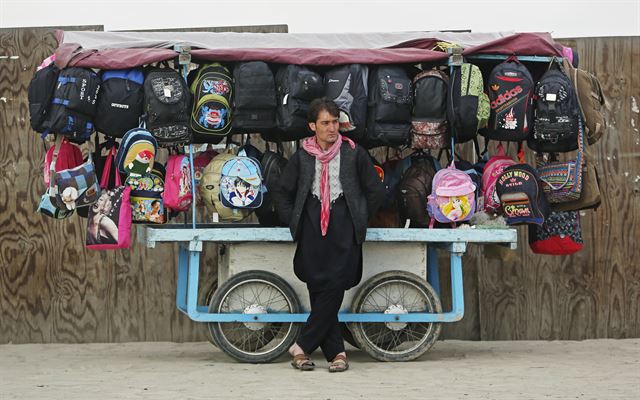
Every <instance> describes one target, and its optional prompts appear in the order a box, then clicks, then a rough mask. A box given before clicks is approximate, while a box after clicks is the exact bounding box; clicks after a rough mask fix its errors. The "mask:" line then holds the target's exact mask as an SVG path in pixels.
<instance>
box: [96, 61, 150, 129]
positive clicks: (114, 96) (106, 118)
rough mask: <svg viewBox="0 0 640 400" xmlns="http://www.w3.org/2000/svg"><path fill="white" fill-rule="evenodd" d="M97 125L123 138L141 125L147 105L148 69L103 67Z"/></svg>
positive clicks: (97, 127) (98, 127)
mask: <svg viewBox="0 0 640 400" xmlns="http://www.w3.org/2000/svg"><path fill="white" fill-rule="evenodd" d="M101 79H102V86H101V87H100V97H99V98H98V108H97V112H96V117H95V126H96V130H97V131H98V132H102V133H104V134H105V135H107V136H111V137H117V138H121V137H123V136H124V134H125V133H127V131H128V130H130V129H132V128H135V127H137V126H139V125H140V116H141V115H142V113H143V111H142V106H143V105H144V89H143V84H144V73H143V72H142V69H140V68H134V69H121V70H113V71H102V74H101Z"/></svg>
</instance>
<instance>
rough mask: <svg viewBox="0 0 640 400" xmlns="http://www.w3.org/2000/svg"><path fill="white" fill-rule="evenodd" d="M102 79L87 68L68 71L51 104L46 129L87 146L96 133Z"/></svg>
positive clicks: (65, 70)
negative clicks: (95, 119) (94, 125)
mask: <svg viewBox="0 0 640 400" xmlns="http://www.w3.org/2000/svg"><path fill="white" fill-rule="evenodd" d="M99 91H100V78H99V77H98V74H96V73H95V72H93V70H90V69H86V68H77V67H71V68H65V69H63V70H62V71H60V74H59V75H58V84H57V86H56V90H55V92H54V94H53V99H52V100H51V108H50V109H49V112H48V115H47V119H46V121H45V123H44V128H45V129H48V130H49V131H50V132H52V133H59V134H61V135H64V136H67V137H68V138H69V140H71V141H73V142H76V143H83V142H84V141H86V140H87V139H89V137H91V134H92V133H93V130H94V127H93V117H94V116H95V114H96V105H97V100H98V92H99Z"/></svg>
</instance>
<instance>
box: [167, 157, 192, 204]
mask: <svg viewBox="0 0 640 400" xmlns="http://www.w3.org/2000/svg"><path fill="white" fill-rule="evenodd" d="M166 171H167V172H166V176H165V178H164V192H162V199H163V200H164V206H165V207H167V208H170V209H172V210H173V211H187V210H188V209H189V206H190V205H191V201H192V199H193V193H192V188H191V164H190V163H189V157H188V156H185V155H182V154H181V155H175V154H174V155H171V156H169V160H167V167H166Z"/></svg>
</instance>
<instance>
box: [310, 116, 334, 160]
mask: <svg viewBox="0 0 640 400" xmlns="http://www.w3.org/2000/svg"><path fill="white" fill-rule="evenodd" d="M309 128H311V130H312V131H313V132H314V133H315V134H316V141H317V142H318V144H319V145H320V147H322V149H323V150H327V149H328V148H329V147H331V145H332V144H333V143H334V142H335V141H336V140H338V135H339V132H338V117H334V116H333V115H331V114H329V113H328V112H327V111H326V110H322V111H320V113H319V114H318V119H317V120H316V122H310V123H309Z"/></svg>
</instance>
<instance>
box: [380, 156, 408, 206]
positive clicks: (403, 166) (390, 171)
mask: <svg viewBox="0 0 640 400" xmlns="http://www.w3.org/2000/svg"><path fill="white" fill-rule="evenodd" d="M409 167H411V157H407V158H403V159H394V160H387V161H385V162H384V163H383V164H382V170H383V177H384V178H383V179H382V184H383V185H384V189H385V196H384V201H383V202H382V205H380V208H381V209H383V210H389V209H393V208H396V207H397V201H396V199H397V197H398V187H399V185H400V182H401V181H402V177H403V175H404V173H405V172H406V171H407V169H409Z"/></svg>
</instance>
